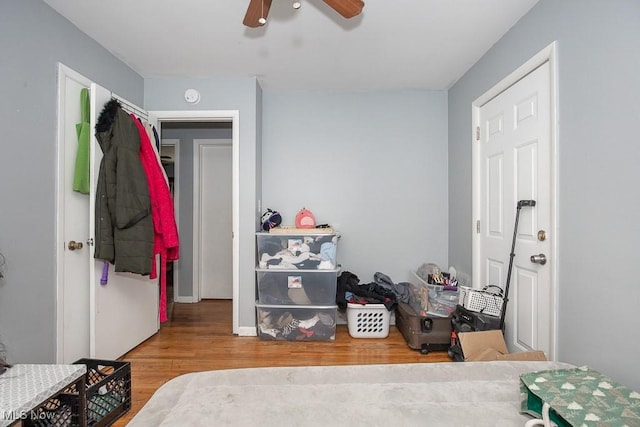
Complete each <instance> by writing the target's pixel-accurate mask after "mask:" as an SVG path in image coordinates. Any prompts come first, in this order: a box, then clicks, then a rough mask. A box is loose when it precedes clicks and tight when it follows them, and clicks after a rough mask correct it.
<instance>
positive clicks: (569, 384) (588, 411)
mask: <svg viewBox="0 0 640 427" xmlns="http://www.w3.org/2000/svg"><path fill="white" fill-rule="evenodd" d="M520 397H521V399H520V401H521V408H520V409H521V412H523V413H526V414H529V415H532V416H534V417H536V418H541V417H542V412H543V406H544V404H545V403H546V404H547V405H549V407H550V410H549V418H550V419H551V421H553V422H555V423H556V424H558V426H560V427H564V426H580V427H582V426H586V427H591V426H594V427H595V426H604V425H606V426H612V427H623V426H628V427H640V393H637V392H635V391H633V390H630V389H629V388H627V387H625V386H623V385H621V384H618V383H616V382H615V381H613V380H611V379H610V378H608V377H606V376H604V375H602V374H601V373H600V372H597V371H594V370H592V369H589V368H587V367H581V368H574V369H558V370H551V371H539V372H529V373H526V374H522V375H520Z"/></svg>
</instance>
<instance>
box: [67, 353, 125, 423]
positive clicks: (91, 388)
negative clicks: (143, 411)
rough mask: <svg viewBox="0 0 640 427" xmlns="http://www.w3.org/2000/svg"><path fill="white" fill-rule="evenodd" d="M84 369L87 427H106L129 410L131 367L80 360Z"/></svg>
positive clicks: (123, 363) (113, 361)
mask: <svg viewBox="0 0 640 427" xmlns="http://www.w3.org/2000/svg"><path fill="white" fill-rule="evenodd" d="M77 364H84V365H86V366H87V374H86V378H85V383H86V412H87V425H88V426H96V427H102V426H109V425H111V424H113V423H114V422H115V421H116V420H117V419H118V418H120V417H121V416H122V415H123V414H125V413H126V412H127V411H128V410H129V409H130V408H131V364H130V363H129V362H122V361H117V360H99V359H80V360H77V361H76V362H74V365H77Z"/></svg>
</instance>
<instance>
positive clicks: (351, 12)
mask: <svg viewBox="0 0 640 427" xmlns="http://www.w3.org/2000/svg"><path fill="white" fill-rule="evenodd" d="M323 1H324V2H325V3H326V4H328V5H329V6H331V8H332V9H333V10H335V11H336V12H338V13H339V14H340V15H342V16H343V17H345V18H347V19H349V18H353V17H354V16H357V15H360V12H362V8H363V7H364V2H363V1H362V0H323Z"/></svg>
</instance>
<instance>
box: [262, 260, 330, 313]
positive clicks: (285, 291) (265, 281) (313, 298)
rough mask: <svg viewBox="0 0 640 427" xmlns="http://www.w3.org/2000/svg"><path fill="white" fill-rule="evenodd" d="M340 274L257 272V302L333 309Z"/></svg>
mask: <svg viewBox="0 0 640 427" xmlns="http://www.w3.org/2000/svg"><path fill="white" fill-rule="evenodd" d="M338 271H339V270H337V269H335V270H269V269H260V268H258V269H256V276H257V278H258V302H259V303H260V304H273V305H333V304H335V301H336V284H337V281H338Z"/></svg>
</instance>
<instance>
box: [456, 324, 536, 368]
mask: <svg viewBox="0 0 640 427" xmlns="http://www.w3.org/2000/svg"><path fill="white" fill-rule="evenodd" d="M458 339H459V340H460V347H461V348H462V353H463V354H464V360H465V362H478V361H487V360H547V358H546V356H545V354H544V352H542V351H525V352H520V353H509V350H508V349H507V344H506V343H505V342H504V337H503V336H502V331H500V330H493V331H476V332H460V333H459V334H458Z"/></svg>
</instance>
